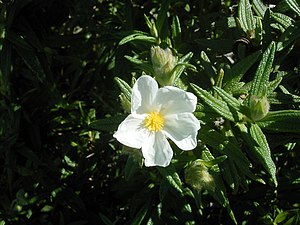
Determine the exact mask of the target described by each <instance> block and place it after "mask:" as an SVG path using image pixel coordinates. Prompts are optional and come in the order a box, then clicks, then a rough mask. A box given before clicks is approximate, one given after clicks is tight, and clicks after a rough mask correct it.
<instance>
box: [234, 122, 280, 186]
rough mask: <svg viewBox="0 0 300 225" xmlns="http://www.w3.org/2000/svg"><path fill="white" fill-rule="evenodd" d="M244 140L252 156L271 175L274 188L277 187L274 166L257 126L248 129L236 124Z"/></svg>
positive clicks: (251, 125) (264, 139) (267, 146)
mask: <svg viewBox="0 0 300 225" xmlns="http://www.w3.org/2000/svg"><path fill="white" fill-rule="evenodd" d="M237 126H238V127H239V129H240V131H241V133H242V135H243V137H244V140H245V141H246V143H247V144H248V146H249V147H250V149H251V150H252V152H253V154H254V156H255V157H256V158H257V159H258V160H259V162H260V163H261V164H262V165H263V167H264V168H265V170H266V171H267V172H268V173H269V174H270V175H271V177H272V179H273V182H274V184H275V186H277V179H276V166H275V163H274V161H273V160H272V157H271V150H270V148H269V144H268V142H267V139H266V137H265V135H264V133H263V132H262V130H261V129H260V127H259V126H258V125H257V124H250V128H249V129H248V128H247V127H246V125H245V124H237Z"/></svg>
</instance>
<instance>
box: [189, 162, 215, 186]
mask: <svg viewBox="0 0 300 225" xmlns="http://www.w3.org/2000/svg"><path fill="white" fill-rule="evenodd" d="M185 181H186V183H188V184H189V185H191V186H192V187H193V188H194V189H195V190H196V191H201V190H203V189H207V190H211V191H214V189H215V182H214V178H213V176H212V175H211V174H210V173H209V171H208V168H207V167H206V166H205V165H203V163H201V162H200V161H198V160H196V161H194V162H192V163H191V164H190V165H189V166H188V167H187V168H186V170H185Z"/></svg>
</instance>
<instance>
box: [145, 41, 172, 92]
mask: <svg viewBox="0 0 300 225" xmlns="http://www.w3.org/2000/svg"><path fill="white" fill-rule="evenodd" d="M151 61H152V65H153V69H154V73H155V74H154V75H155V78H156V80H157V82H158V83H159V84H160V85H161V86H166V85H173V83H174V76H173V70H174V68H175V66H176V61H177V58H176V57H175V56H173V54H172V51H171V50H170V49H169V48H167V49H162V48H161V47H159V46H153V47H152V48H151Z"/></svg>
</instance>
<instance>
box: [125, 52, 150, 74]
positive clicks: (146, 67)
mask: <svg viewBox="0 0 300 225" xmlns="http://www.w3.org/2000/svg"><path fill="white" fill-rule="evenodd" d="M124 57H125V58H126V59H128V60H129V61H130V62H132V63H134V64H135V66H136V67H137V68H139V69H141V70H142V71H144V72H146V73H148V74H154V71H153V67H152V65H151V64H149V63H148V62H144V61H142V60H140V59H137V58H134V57H131V56H128V55H125V56H124Z"/></svg>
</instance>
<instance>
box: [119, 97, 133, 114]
mask: <svg viewBox="0 0 300 225" xmlns="http://www.w3.org/2000/svg"><path fill="white" fill-rule="evenodd" d="M119 98H120V101H121V105H122V107H123V109H124V111H125V112H127V113H130V112H131V103H130V101H129V100H128V99H127V98H126V96H125V94H124V93H121V94H120V95H119Z"/></svg>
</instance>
